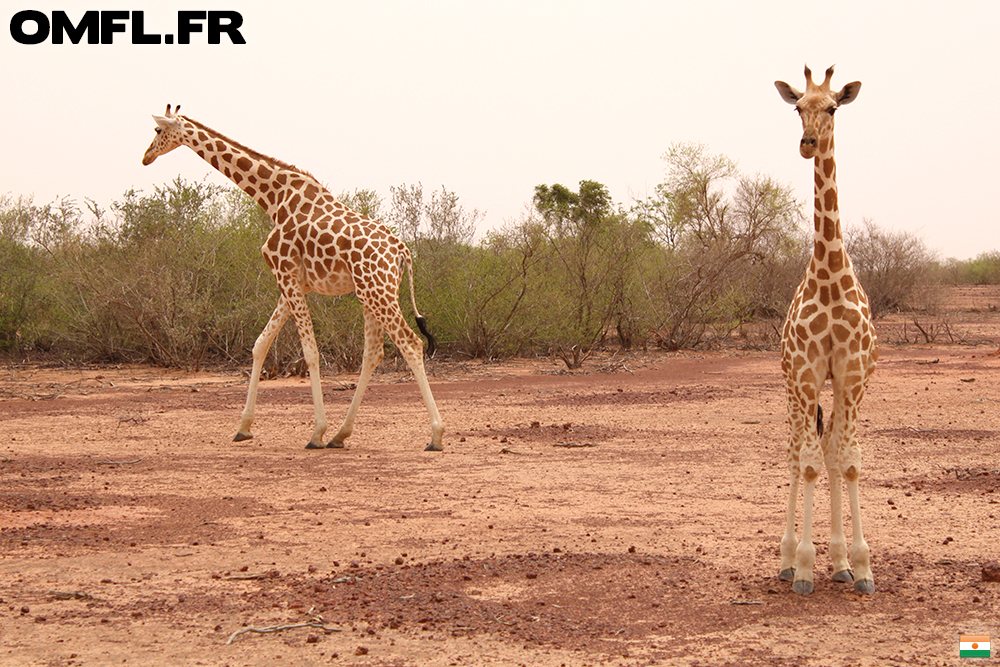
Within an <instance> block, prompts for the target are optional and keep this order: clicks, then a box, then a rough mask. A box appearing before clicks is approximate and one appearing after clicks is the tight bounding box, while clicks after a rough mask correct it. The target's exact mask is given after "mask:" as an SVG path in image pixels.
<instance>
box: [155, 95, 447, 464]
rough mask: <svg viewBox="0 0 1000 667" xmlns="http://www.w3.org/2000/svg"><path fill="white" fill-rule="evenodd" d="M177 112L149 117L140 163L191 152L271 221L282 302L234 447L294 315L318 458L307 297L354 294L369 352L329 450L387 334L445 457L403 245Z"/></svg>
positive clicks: (270, 249) (269, 245)
mask: <svg viewBox="0 0 1000 667" xmlns="http://www.w3.org/2000/svg"><path fill="white" fill-rule="evenodd" d="M179 110H180V105H178V107H177V109H175V110H174V111H173V112H171V110H170V105H169V104H168V105H167V111H166V115H164V116H153V120H155V121H156V137H154V138H153V143H151V144H150V145H149V148H148V149H146V154H145V155H144V156H143V158H142V163H143V164H144V165H148V164H150V163H152V162H153V160H155V159H156V158H157V157H159V156H160V155H163V154H164V153H168V152H170V151H172V150H173V149H175V148H177V147H178V146H188V147H189V148H190V149H191V150H193V151H194V152H195V153H197V154H198V155H199V156H200V157H201V158H202V159H203V160H205V161H206V162H208V163H209V164H210V165H212V166H213V167H215V168H216V169H218V170H219V171H220V172H222V173H223V174H225V176H226V177H228V178H229V179H230V180H232V181H233V183H235V184H236V185H237V186H239V187H240V188H241V189H242V190H243V191H244V192H246V193H247V194H248V195H250V196H251V197H253V199H254V200H256V201H257V203H258V204H260V205H261V206H262V207H264V210H266V211H267V214H268V215H269V216H270V217H271V220H272V221H274V227H273V228H272V229H271V233H270V234H268V237H267V241H266V243H265V244H264V246H263V247H262V248H261V252H262V253H263V254H264V260H265V261H266V262H267V265H268V267H270V269H271V273H273V274H274V277H275V278H276V279H277V281H278V288H279V289H280V290H281V297H280V298H279V299H278V305H277V307H276V308H275V309H274V313H272V315H271V319H270V320H268V322H267V326H265V327H264V330H263V331H262V332H261V334H260V336H259V337H258V338H257V342H256V343H255V344H254V346H253V370H252V372H251V375H250V388H249V389H248V391H247V402H246V407H245V408H244V410H243V418H242V420H241V421H240V428H239V430H238V431H237V432H236V437H235V438H234V440H235V441H240V440H247V439H249V438H252V437H253V436H252V435H251V433H250V425H251V424H252V423H253V417H254V405H255V403H256V401H257V385H258V382H259V381H260V372H261V368H262V366H263V364H264V358H265V356H266V355H267V351H268V349H269V348H270V347H271V343H272V342H273V341H274V337H275V336H276V335H277V334H278V332H279V331H280V330H281V328H282V326H284V324H285V322H286V321H287V320H288V317H289V315H291V316H292V317H294V318H295V325H296V328H297V329H298V332H299V338H300V340H301V342H302V354H303V356H304V357H305V361H306V364H307V366H308V368H309V379H310V382H311V384H312V397H313V404H314V407H315V409H316V428H315V430H314V431H313V434H312V437H311V438H310V439H309V444H307V445H306V447H307V448H309V449H319V448H321V447H323V446H324V445H323V435H324V433H325V432H326V428H327V424H326V416H325V414H324V411H323V389H322V386H321V385H320V377H319V351H318V348H317V347H316V336H315V334H314V333H313V325H312V318H311V317H310V315H309V306H308V304H307V303H306V294H307V293H309V292H318V293H319V294H330V295H335V294H349V293H350V292H354V293H355V294H356V295H357V297H358V300H359V301H361V305H362V308H363V310H364V323H365V351H364V356H363V361H362V364H361V377H360V378H359V379H358V386H357V389H356V390H355V392H354V398H353V400H352V401H351V406H350V408H349V409H348V411H347V416H346V417H345V418H344V423H343V424H342V425H341V426H340V430H339V431H338V432H337V435H335V436H334V437H333V440H331V441H330V442H329V444H327V445H326V447H343V446H344V440H346V439H347V437H348V436H350V435H351V432H352V431H353V429H354V418H355V416H356V415H357V412H358V406H359V405H360V404H361V398H362V396H364V393H365V388H366V387H367V386H368V382H369V380H371V377H372V373H373V372H374V371H375V367H376V366H377V365H378V363H379V361H381V360H382V356H383V354H384V353H383V350H382V344H383V335H384V332H387V333H388V334H389V337H390V338H391V339H392V342H393V343H395V345H396V347H397V348H398V349H399V351H400V353H401V354H402V355H403V358H404V359H405V360H406V363H407V364H408V365H409V367H410V370H411V371H412V372H413V376H414V377H415V378H416V380H417V385H418V386H419V388H420V394H421V396H422V397H423V399H424V403H425V404H426V406H427V412H428V413H429V414H430V420H431V442H430V444H429V445H428V446H427V450H429V451H440V450H441V436H442V433H443V432H444V425H443V424H442V423H441V417H440V415H438V410H437V406H436V405H435V403H434V397H433V396H432V395H431V388H430V385H429V384H428V382H427V375H426V373H425V372H424V362H423V344H422V343H421V341H420V338H419V337H418V336H417V335H416V334H415V333H414V332H413V330H412V329H411V328H410V327H409V326H407V324H406V321H405V320H404V319H403V314H402V312H401V311H400V308H399V283H400V280H401V279H402V267H403V265H404V264H405V265H406V271H407V274H408V277H409V281H410V299H411V300H412V302H413V311H414V313H416V317H417V326H418V327H419V328H420V331H421V333H423V334H424V335H425V336H426V337H427V344H428V350H429V351H430V352H433V350H434V339H433V337H432V336H431V335H430V333H428V331H427V328H426V325H425V322H424V319H423V318H422V317H421V316H420V313H419V312H418V311H417V303H416V295H415V293H414V288H413V266H412V262H411V259H410V252H409V250H408V249H407V248H406V246H405V245H403V243H402V241H400V240H399V239H398V238H396V237H395V236H394V235H393V234H392V233H391V232H390V231H389V230H388V228H386V227H385V226H384V225H382V224H379V223H377V222H375V221H374V220H371V219H370V218H368V217H367V216H364V215H361V214H358V213H355V212H354V211H352V210H350V209H349V208H347V207H346V206H344V205H343V204H342V203H340V202H339V201H337V200H336V198H335V197H334V196H333V195H332V194H330V192H329V191H328V190H327V189H326V188H324V187H323V186H322V185H321V184H320V183H319V181H317V180H316V179H315V178H314V177H313V176H312V175H311V174H309V173H308V172H305V171H302V170H301V169H297V168H296V167H294V166H292V165H290V164H287V163H285V162H282V161H280V160H276V159H274V158H272V157H268V156H266V155H262V154H261V153H258V152H257V151H255V150H252V149H250V148H247V147H246V146H243V145H241V144H238V143H236V142H235V141H233V140H231V139H229V138H227V137H225V136H223V135H221V134H219V133H218V132H216V131H215V130H212V129H210V128H208V127H206V126H205V125H202V124H201V123H199V122H198V121H195V120H192V119H190V118H186V117H185V116H181V115H180V114H178V113H177V111H179Z"/></svg>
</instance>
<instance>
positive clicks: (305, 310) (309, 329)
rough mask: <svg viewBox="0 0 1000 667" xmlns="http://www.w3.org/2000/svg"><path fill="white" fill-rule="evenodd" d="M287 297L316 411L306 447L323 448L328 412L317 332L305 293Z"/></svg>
mask: <svg viewBox="0 0 1000 667" xmlns="http://www.w3.org/2000/svg"><path fill="white" fill-rule="evenodd" d="M287 299H288V302H289V306H290V309H291V311H292V315H293V316H294V317H295V326H296V328H297V329H298V331H299V341H300V342H301V343H302V356H303V358H304V359H305V361H306V367H307V368H308V369H309V384H310V387H311V389H312V399H313V409H314V411H315V413H316V426H315V428H314V429H313V434H312V437H310V438H309V442H308V443H306V449H322V448H323V434H325V433H326V412H325V411H324V409H323V386H322V384H321V380H320V375H319V348H318V347H317V346H316V334H315V333H314V331H313V324H312V317H311V316H310V315H309V304H308V303H307V302H306V297H305V295H304V294H302V293H301V292H299V291H298V290H295V291H292V292H291V294H290V295H289V296H288V297H287Z"/></svg>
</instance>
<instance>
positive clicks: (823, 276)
mask: <svg viewBox="0 0 1000 667" xmlns="http://www.w3.org/2000/svg"><path fill="white" fill-rule="evenodd" d="M816 277H817V278H818V279H820V280H829V279H830V272H829V271H827V270H826V269H819V270H818V271H816Z"/></svg>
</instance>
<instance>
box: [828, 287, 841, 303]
mask: <svg viewBox="0 0 1000 667" xmlns="http://www.w3.org/2000/svg"><path fill="white" fill-rule="evenodd" d="M830 299H831V300H832V301H833V302H834V303H836V302H837V301H840V285H838V284H837V283H831V284H830Z"/></svg>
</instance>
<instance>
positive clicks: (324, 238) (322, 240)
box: [317, 232, 333, 248]
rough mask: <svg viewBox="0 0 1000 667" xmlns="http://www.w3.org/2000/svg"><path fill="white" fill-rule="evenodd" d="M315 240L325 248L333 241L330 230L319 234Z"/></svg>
mask: <svg viewBox="0 0 1000 667" xmlns="http://www.w3.org/2000/svg"><path fill="white" fill-rule="evenodd" d="M317 241H318V242H319V244H320V246H321V247H323V248H326V247H328V246H329V245H331V244H332V243H333V234H331V233H330V232H323V233H322V234H320V235H319V239H317Z"/></svg>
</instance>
